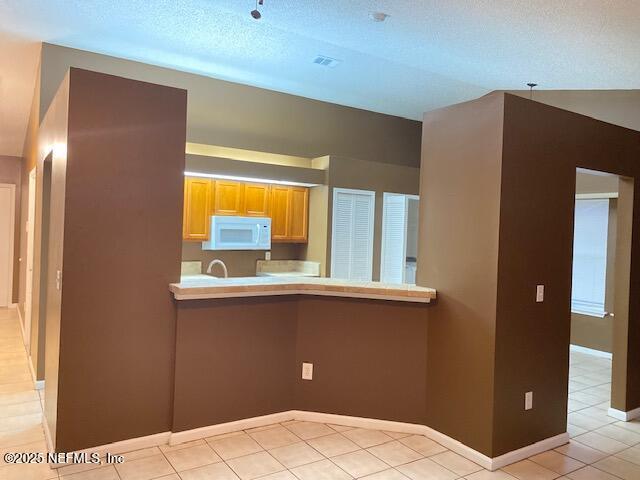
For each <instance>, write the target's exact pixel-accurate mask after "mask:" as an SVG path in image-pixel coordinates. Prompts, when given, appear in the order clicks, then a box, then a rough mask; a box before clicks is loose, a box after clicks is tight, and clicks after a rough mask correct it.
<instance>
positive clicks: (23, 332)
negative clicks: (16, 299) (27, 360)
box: [11, 303, 29, 354]
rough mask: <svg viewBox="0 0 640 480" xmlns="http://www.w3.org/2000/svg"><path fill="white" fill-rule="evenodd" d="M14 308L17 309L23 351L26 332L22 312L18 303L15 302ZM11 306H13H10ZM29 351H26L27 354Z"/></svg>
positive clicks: (25, 346)
mask: <svg viewBox="0 0 640 480" xmlns="http://www.w3.org/2000/svg"><path fill="white" fill-rule="evenodd" d="M15 305H16V307H15V309H16V310H17V311H18V323H19V324H20V331H21V332H22V344H23V345H24V349H25V351H26V350H27V332H26V331H25V329H24V322H23V321H22V313H20V308H18V304H17V303H16V304H15ZM11 308H13V307H11ZM28 353H29V352H27V354H28Z"/></svg>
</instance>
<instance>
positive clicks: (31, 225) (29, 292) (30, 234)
mask: <svg viewBox="0 0 640 480" xmlns="http://www.w3.org/2000/svg"><path fill="white" fill-rule="evenodd" d="M27 199H28V201H27V226H26V233H27V264H26V284H25V299H24V335H25V339H24V345H25V347H26V348H27V352H28V353H31V326H32V316H33V315H32V313H33V265H34V253H35V224H36V168H35V167H34V168H33V169H32V170H31V171H30V172H29V191H28V194H27Z"/></svg>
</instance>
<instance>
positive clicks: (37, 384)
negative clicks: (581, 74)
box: [27, 355, 44, 390]
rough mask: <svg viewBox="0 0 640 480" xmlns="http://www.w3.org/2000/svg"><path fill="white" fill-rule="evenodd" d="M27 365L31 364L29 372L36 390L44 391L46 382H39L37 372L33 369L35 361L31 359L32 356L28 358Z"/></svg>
mask: <svg viewBox="0 0 640 480" xmlns="http://www.w3.org/2000/svg"><path fill="white" fill-rule="evenodd" d="M27 363H28V364H29V372H31V379H32V380H33V386H34V387H35V389H36V390H44V380H38V379H37V378H36V371H35V370H34V369H33V359H32V358H31V355H29V356H28V358H27Z"/></svg>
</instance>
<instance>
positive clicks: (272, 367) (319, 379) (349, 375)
mask: <svg viewBox="0 0 640 480" xmlns="http://www.w3.org/2000/svg"><path fill="white" fill-rule="evenodd" d="M176 305H177V310H178V323H177V337H176V374H175V395H174V398H175V405H174V423H173V430H174V431H183V430H188V429H191V428H198V427H204V426H209V425H215V424H218V423H223V422H229V421H234V420H240V419H244V418H249V417H255V416H259V415H265V414H270V413H277V412H282V411H287V410H294V409H295V410H307V411H315V412H324V413H334V414H342V415H353V416H360V417H368V418H379V419H385V420H396V421H401V422H411V423H417V424H423V423H424V419H425V406H426V404H425V391H426V388H427V385H426V367H427V356H426V337H427V313H428V312H429V311H430V307H429V306H428V305H424V304H413V303H403V302H389V301H379V300H358V299H350V298H333V297H331V298H329V297H313V296H306V295H305V296H292V297H259V298H243V299H219V300H194V301H177V302H176ZM307 361H308V362H312V363H313V364H314V371H313V380H311V381H307V380H302V379H301V368H302V362H307Z"/></svg>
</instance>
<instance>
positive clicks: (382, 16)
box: [369, 12, 389, 22]
mask: <svg viewBox="0 0 640 480" xmlns="http://www.w3.org/2000/svg"><path fill="white" fill-rule="evenodd" d="M369 17H370V18H371V20H373V21H374V22H384V21H385V20H386V19H387V18H388V17H389V14H387V13H384V12H371V13H370V14H369Z"/></svg>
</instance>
